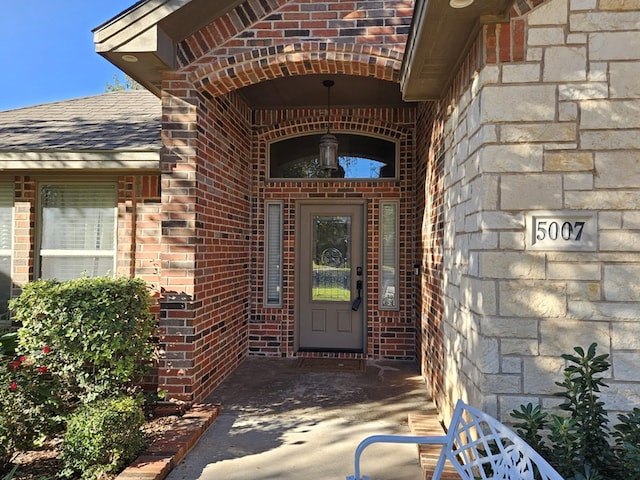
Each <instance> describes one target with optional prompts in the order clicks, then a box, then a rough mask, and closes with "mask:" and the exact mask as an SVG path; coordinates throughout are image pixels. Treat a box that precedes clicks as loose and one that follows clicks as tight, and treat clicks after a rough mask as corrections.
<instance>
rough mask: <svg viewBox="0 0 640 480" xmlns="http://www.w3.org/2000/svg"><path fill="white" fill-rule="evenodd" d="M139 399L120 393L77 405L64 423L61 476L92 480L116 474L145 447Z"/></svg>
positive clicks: (142, 417) (142, 415)
mask: <svg viewBox="0 0 640 480" xmlns="http://www.w3.org/2000/svg"><path fill="white" fill-rule="evenodd" d="M144 421H145V420H144V413H143V411H142V407H141V405H140V402H139V401H137V400H136V399H134V398H133V397H127V396H122V397H118V398H109V399H103V400H98V401H96V402H94V403H92V404H89V405H86V406H83V407H80V408H79V409H78V410H76V412H74V413H73V414H72V415H71V417H70V418H69V421H68V423H67V431H66V433H65V435H64V440H63V444H62V445H63V447H62V461H63V471H62V472H61V473H60V474H59V476H60V477H62V478H78V479H80V480H96V479H99V478H101V476H102V475H104V474H108V473H117V472H119V471H120V470H122V469H123V468H124V467H126V466H127V465H128V464H129V463H130V462H131V461H132V460H134V459H135V458H136V457H137V456H138V454H140V452H142V450H143V449H144V447H145V438H144V434H143V432H142V426H143V424H144Z"/></svg>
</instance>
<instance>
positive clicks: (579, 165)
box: [544, 152, 594, 172]
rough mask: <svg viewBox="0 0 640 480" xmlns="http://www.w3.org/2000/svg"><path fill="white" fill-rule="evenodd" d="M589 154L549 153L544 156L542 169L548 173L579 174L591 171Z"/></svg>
mask: <svg viewBox="0 0 640 480" xmlns="http://www.w3.org/2000/svg"><path fill="white" fill-rule="evenodd" d="M593 166H594V161H593V154H592V153H590V152H551V153H546V154H545V156H544V169H545V171H549V172H581V171H590V170H593Z"/></svg>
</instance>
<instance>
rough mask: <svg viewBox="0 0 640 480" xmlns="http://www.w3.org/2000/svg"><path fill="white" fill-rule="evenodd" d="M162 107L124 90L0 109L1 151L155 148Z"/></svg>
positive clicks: (145, 94)
mask: <svg viewBox="0 0 640 480" xmlns="http://www.w3.org/2000/svg"><path fill="white" fill-rule="evenodd" d="M161 121H162V108H161V102H160V100H159V99H158V98H157V97H155V96H154V95H153V94H151V93H149V92H147V91H146V90H128V91H117V92H110V93H105V94H102V95H95V96H91V97H84V98H77V99H73V100H66V101H60V102H54V103H47V104H43V105H36V106H33V107H25V108H19V109H15V110H6V111H3V112H0V151H34V150H37V151H42V150H47V151H51V150H67V151H68V150H95V151H105V150H106V151H108V150H158V149H160V147H161V145H162V141H161V137H160V129H161Z"/></svg>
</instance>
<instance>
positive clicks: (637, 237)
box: [600, 230, 640, 252]
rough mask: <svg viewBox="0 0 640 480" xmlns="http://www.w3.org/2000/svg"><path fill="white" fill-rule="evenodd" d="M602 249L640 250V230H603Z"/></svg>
mask: <svg viewBox="0 0 640 480" xmlns="http://www.w3.org/2000/svg"><path fill="white" fill-rule="evenodd" d="M600 250H601V251H605V252H606V251H614V252H640V232H638V231H628V230H607V231H605V232H601V233H600Z"/></svg>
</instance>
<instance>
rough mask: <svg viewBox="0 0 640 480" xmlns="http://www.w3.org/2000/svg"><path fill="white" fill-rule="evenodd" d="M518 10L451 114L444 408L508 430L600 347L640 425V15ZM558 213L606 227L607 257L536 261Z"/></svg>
mask: <svg viewBox="0 0 640 480" xmlns="http://www.w3.org/2000/svg"><path fill="white" fill-rule="evenodd" d="M518 5H519V9H515V8H514V10H513V11H512V15H511V18H510V20H509V21H506V22H504V23H500V24H492V25H485V26H484V27H483V30H482V32H481V34H480V36H479V38H478V42H477V43H476V47H475V48H476V49H479V52H480V55H477V54H476V52H472V54H471V55H470V61H469V65H472V64H473V63H474V62H476V67H475V68H471V70H470V71H471V72H472V75H471V77H470V81H469V82H468V83H467V84H466V85H467V86H466V87H465V86H464V85H465V82H459V84H458V85H455V84H454V85H453V86H452V89H451V92H450V95H449V97H448V98H447V99H445V100H444V101H443V102H441V104H440V108H441V110H440V111H442V112H446V111H447V110H448V113H449V115H446V116H445V115H443V116H442V118H443V119H444V120H445V122H446V123H445V135H444V138H445V164H446V165H445V169H444V170H445V174H444V180H443V181H444V189H443V201H444V206H445V209H444V229H443V236H442V239H443V248H444V254H445V261H444V274H443V292H444V293H445V299H444V310H445V312H446V313H447V314H446V315H445V317H444V324H443V333H444V338H443V341H444V345H443V347H444V362H445V365H444V367H443V370H444V371H445V385H444V386H443V389H442V391H440V392H438V395H437V396H438V398H439V401H440V402H441V403H442V404H443V405H444V406H445V407H447V406H448V407H451V405H452V403H453V402H454V401H455V399H456V398H457V397H462V398H465V399H467V400H468V401H470V402H471V403H474V404H476V405H479V406H480V407H482V408H484V409H485V410H486V411H488V412H490V413H492V414H494V415H497V416H500V417H502V418H503V419H508V414H509V412H510V411H511V410H512V409H513V408H516V407H517V406H518V405H520V404H521V403H527V402H533V403H543V404H547V405H551V404H553V403H554V402H556V401H557V400H556V399H554V398H553V397H552V395H551V394H552V392H553V391H555V390H556V388H557V387H556V386H555V385H554V383H553V382H554V381H555V380H558V379H560V377H561V372H562V369H563V367H564V364H563V361H562V359H561V358H560V354H562V353H566V352H571V350H572V348H573V347H574V346H576V345H583V346H588V345H589V344H590V343H591V342H594V341H595V342H597V343H598V345H599V351H600V352H601V353H610V354H611V358H610V360H611V361H612V364H613V368H612V369H611V371H610V372H609V374H610V378H609V379H608V382H607V383H609V384H610V386H611V388H610V389H609V390H607V391H606V392H604V395H603V396H604V398H605V400H606V402H607V406H608V408H610V409H611V410H629V409H630V408H631V407H632V406H633V405H636V404H637V403H638V401H640V387H639V385H640V377H638V374H637V368H633V365H637V364H638V361H640V343H639V340H638V339H639V338H640V336H639V335H638V333H639V330H638V325H639V324H638V318H639V316H638V311H640V308H639V307H640V305H639V304H638V298H639V293H640V253H639V250H638V245H640V243H639V242H638V239H639V233H638V232H639V231H638V228H637V226H638V224H637V222H636V221H635V220H636V219H637V217H638V212H637V204H638V195H639V194H640V193H639V192H640V190H639V188H640V176H639V174H638V169H637V165H638V161H637V157H638V150H639V149H640V144H639V143H638V142H637V138H639V135H638V133H640V124H639V123H638V115H637V112H638V111H640V91H639V89H638V82H637V78H638V73H639V72H640V68H639V65H640V54H639V53H638V52H640V48H638V46H639V45H638V43H639V41H640V40H639V39H640V27H639V25H640V6H639V5H638V4H637V2H619V1H614V0H585V1H569V0H549V1H546V2H544V3H541V2H531V3H529V2H519V3H518ZM478 59H479V60H478ZM463 70H464V68H463ZM465 75H467V73H465V72H463V73H461V76H463V77H464V76H465ZM461 86H462V87H461ZM545 211H551V212H553V213H554V214H555V213H558V212H559V213H560V214H561V215H571V214H576V213H577V212H586V213H588V214H591V215H594V216H592V217H590V218H592V219H593V220H592V224H591V225H592V226H593V227H594V230H595V246H594V247H593V248H588V249H585V250H582V251H579V250H578V251H567V250H564V251H563V250H559V249H558V248H557V247H555V246H550V247H545V248H543V249H534V248H531V246H530V243H531V239H532V238H533V237H532V232H531V226H530V225H531V222H532V217H533V216H534V215H535V214H536V213H537V214H540V213H541V212H545ZM445 410H446V408H445Z"/></svg>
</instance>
